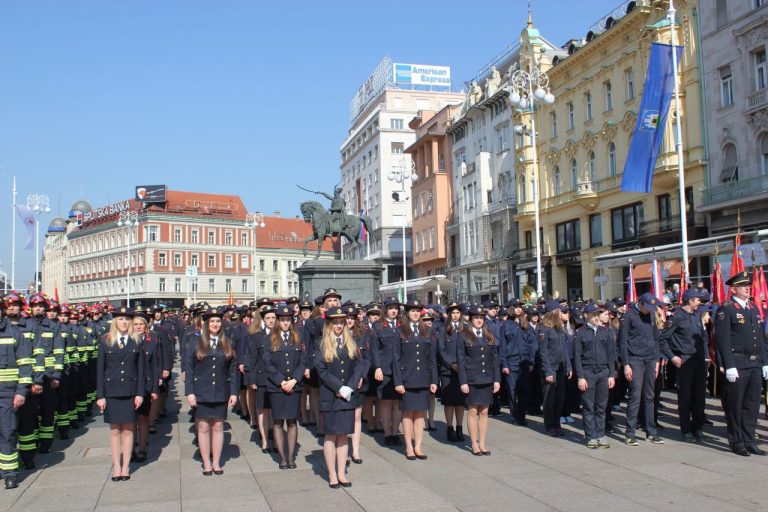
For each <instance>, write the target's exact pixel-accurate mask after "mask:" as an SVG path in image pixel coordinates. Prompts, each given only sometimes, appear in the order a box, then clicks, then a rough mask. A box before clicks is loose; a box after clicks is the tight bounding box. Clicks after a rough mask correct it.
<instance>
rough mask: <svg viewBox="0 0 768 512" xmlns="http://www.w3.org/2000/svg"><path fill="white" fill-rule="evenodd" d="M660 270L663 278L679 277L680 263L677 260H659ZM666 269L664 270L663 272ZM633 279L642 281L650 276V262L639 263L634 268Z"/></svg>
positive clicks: (680, 271)
mask: <svg viewBox="0 0 768 512" xmlns="http://www.w3.org/2000/svg"><path fill="white" fill-rule="evenodd" d="M661 269H662V270H661V272H662V275H664V278H665V279H669V278H670V277H680V274H681V273H682V265H681V263H680V261H679V260H664V261H662V262H661ZM665 271H666V272H665ZM634 275H635V281H644V280H646V279H650V278H651V264H650V263H640V264H639V265H636V266H635V268H634Z"/></svg>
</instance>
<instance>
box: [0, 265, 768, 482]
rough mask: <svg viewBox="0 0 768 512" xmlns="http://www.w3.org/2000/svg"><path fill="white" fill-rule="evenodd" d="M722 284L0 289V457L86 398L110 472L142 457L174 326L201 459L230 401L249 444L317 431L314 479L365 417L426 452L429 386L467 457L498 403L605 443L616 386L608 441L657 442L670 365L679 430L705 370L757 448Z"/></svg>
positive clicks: (218, 452)
mask: <svg viewBox="0 0 768 512" xmlns="http://www.w3.org/2000/svg"><path fill="white" fill-rule="evenodd" d="M727 284H728V285H729V286H730V289H731V293H732V300H730V301H728V302H725V303H724V304H722V305H719V306H717V307H713V306H712V305H711V304H709V303H708V301H709V293H708V292H707V291H706V290H704V289H700V288H693V289H689V290H686V291H684V292H683V293H681V294H679V297H678V303H677V304H676V305H672V304H668V303H667V301H666V300H664V299H662V300H659V299H657V298H655V297H654V296H653V295H652V294H650V293H646V294H643V295H642V296H640V297H639V298H638V300H637V301H636V302H635V303H630V304H625V302H624V300H622V299H621V298H618V297H616V298H614V299H612V300H609V301H606V302H604V303H600V302H596V301H591V300H589V301H575V302H573V303H568V302H567V301H564V300H556V299H549V300H540V301H538V302H536V303H533V304H530V303H524V302H523V301H521V300H517V299H512V300H510V301H508V302H507V303H506V304H504V307H503V308H502V307H501V305H499V304H497V303H495V302H493V301H487V302H484V303H482V304H458V303H450V304H448V305H446V306H439V305H425V304H422V303H420V302H419V301H418V300H408V301H406V302H404V303H401V301H399V300H397V299H396V298H393V297H388V298H386V299H384V300H383V301H382V302H381V304H377V303H371V304H368V305H365V306H361V305H360V304H356V303H354V302H353V301H347V302H343V303H342V296H341V294H340V293H338V291H337V290H335V289H333V288H331V289H327V290H325V292H324V293H323V295H322V296H320V297H317V298H315V299H314V301H309V300H303V301H301V300H299V299H298V298H297V297H291V298H289V299H288V300H286V301H281V302H279V303H275V302H273V301H272V300H270V299H266V298H265V299H260V300H256V301H253V302H251V303H250V304H248V305H247V306H240V307H236V306H224V307H218V308H214V307H211V306H209V305H208V304H206V303H198V304H195V305H193V306H192V307H190V308H189V309H188V310H187V309H186V308H185V309H183V310H181V311H178V312H168V311H164V310H163V308H162V307H161V306H153V307H152V308H149V309H144V308H136V309H128V308H125V307H119V308H115V307H113V306H111V305H109V304H103V305H94V306H90V307H88V308H86V307H85V306H78V307H74V308H73V307H71V306H69V305H66V304H61V305H59V304H57V303H56V302H55V301H53V300H51V299H49V298H47V297H45V296H44V295H41V294H36V295H34V296H32V297H31V298H30V299H29V301H28V304H27V303H26V301H25V299H24V297H22V296H21V295H20V294H17V293H10V294H8V295H6V296H5V298H4V301H3V303H2V305H3V310H4V317H3V319H2V321H0V471H1V472H2V476H3V478H4V479H5V484H6V488H13V487H15V486H16V485H17V476H18V467H19V465H20V466H21V467H22V468H26V469H32V468H34V454H35V453H36V452H43V453H44V452H46V451H49V450H50V449H51V444H52V442H53V438H54V431H58V433H59V436H60V437H61V438H63V439H66V438H67V437H68V436H69V435H70V431H71V430H73V429H77V428H78V423H81V422H83V420H84V419H85V418H86V417H87V416H90V415H91V414H92V405H93V404H94V403H95V404H96V406H97V408H98V409H99V410H100V411H101V412H103V414H104V421H105V422H106V423H109V425H110V432H111V436H110V446H111V450H112V459H113V476H112V480H113V481H115V482H118V481H124V480H128V479H130V474H129V470H130V463H131V462H138V463H141V462H144V461H146V458H147V443H148V438H149V436H148V434H149V433H152V432H154V431H156V427H155V424H156V422H157V421H158V418H159V417H161V416H162V415H163V414H164V413H163V411H164V408H165V400H166V398H167V395H168V389H169V387H170V385H171V377H172V368H173V365H174V362H175V359H176V344H177V343H178V348H179V355H180V363H181V377H182V380H183V385H184V396H185V398H186V402H187V403H188V404H189V406H190V421H191V422H194V423H195V426H196V429H195V440H194V441H195V443H196V444H197V446H198V448H199V456H200V459H201V461H202V468H201V469H202V474H203V475H205V476H211V475H221V474H223V472H224V469H223V467H222V460H221V456H222V451H223V447H224V442H225V441H224V440H225V438H224V422H225V420H226V419H227V414H228V412H229V411H230V410H232V411H234V412H235V413H237V414H239V416H240V417H241V418H243V419H244V420H245V421H247V422H248V423H249V425H250V427H251V428H252V429H254V430H257V431H258V432H259V435H258V442H259V443H260V447H261V450H262V452H263V453H265V454H270V453H274V454H277V459H278V460H279V462H278V464H279V468H280V469H281V470H290V469H294V468H296V462H295V461H296V456H297V451H298V443H297V439H298V428H299V425H302V426H303V427H304V428H307V429H309V430H310V431H311V432H312V433H313V434H315V435H317V436H318V437H321V438H322V439H323V454H324V459H325V465H326V469H327V475H328V484H329V486H330V487H331V488H339V487H349V486H351V485H352V483H351V482H350V480H349V479H348V474H349V471H348V467H349V466H350V464H362V463H363V454H362V452H361V448H360V446H361V442H360V441H361V436H362V432H363V425H367V433H368V434H370V435H376V434H379V433H381V434H383V436H384V437H383V442H384V444H385V445H387V446H392V447H400V446H402V450H403V454H404V456H405V458H406V459H407V460H408V461H417V460H426V459H427V458H428V454H427V453H426V450H425V447H424V444H423V439H424V435H425V434H424V431H425V430H427V431H435V430H437V428H436V427H435V425H436V424H435V403H436V399H438V400H439V401H440V402H441V404H442V407H443V411H444V418H445V424H446V429H445V440H446V441H447V442H450V443H465V442H467V441H469V443H468V444H469V449H470V451H471V453H472V454H473V455H475V456H478V457H484V456H490V455H491V451H490V449H489V447H488V445H487V433H488V428H489V415H497V414H499V413H500V409H501V406H502V405H504V404H506V405H508V407H509V412H510V420H509V421H510V422H511V423H513V424H515V425H519V426H526V425H527V424H528V421H527V419H526V418H527V416H528V415H530V414H541V415H542V416H543V425H544V430H545V432H546V434H547V435H549V436H553V437H558V436H563V435H564V431H563V429H562V424H563V423H573V422H575V420H574V419H573V417H572V414H574V413H577V412H580V413H581V418H582V423H583V430H584V442H585V445H586V447H587V448H590V449H600V448H602V449H605V448H609V447H610V442H609V438H608V434H618V433H619V431H618V430H617V424H616V422H615V421H614V417H613V413H614V412H615V411H617V410H620V409H621V404H622V402H623V401H625V400H626V426H625V429H624V430H623V434H624V436H623V437H624V442H625V443H626V444H627V445H628V446H638V445H639V444H640V443H639V442H638V436H637V431H638V430H643V431H644V432H645V434H646V438H647V440H648V441H649V442H650V443H652V444H663V443H664V440H663V439H662V437H661V436H660V434H659V430H660V428H661V425H660V423H659V421H658V410H659V403H660V400H659V396H660V392H661V389H662V388H663V386H664V383H665V381H666V382H673V383H674V387H675V388H676V389H677V407H678V418H679V426H680V436H681V439H682V440H683V441H686V442H694V443H695V442H702V441H703V440H704V439H705V435H704V429H705V426H706V425H707V423H708V422H709V420H708V419H707V418H706V415H705V399H706V396H707V386H708V382H710V381H711V380H712V379H713V378H714V377H716V375H715V374H718V375H720V376H721V379H720V382H721V388H722V389H720V390H719V391H720V393H719V395H720V397H721V400H722V405H723V409H724V412H725V418H726V423H727V437H728V443H729V447H730V449H731V450H732V451H733V452H734V453H735V454H738V455H741V456H749V455H765V452H764V451H763V450H762V449H760V448H759V447H758V445H757V442H756V427H757V421H758V416H759V408H760V403H761V394H762V389H763V385H764V381H765V380H768V354H767V350H766V335H765V332H766V331H765V323H764V321H763V320H762V319H761V315H760V311H759V310H758V308H757V306H756V305H755V304H754V303H753V302H752V301H751V300H750V286H749V278H748V275H747V274H746V273H741V274H737V275H736V276H733V277H732V278H731V279H730V280H729V281H728V283H727ZM712 391H717V390H714V389H713V390H712ZM465 416H466V433H465V429H464V426H465V422H464V418H465ZM709 423H711V422H709ZM401 433H402V435H401ZM135 435H137V436H138V439H135V437H134V436H135ZM395 449H399V448H395Z"/></svg>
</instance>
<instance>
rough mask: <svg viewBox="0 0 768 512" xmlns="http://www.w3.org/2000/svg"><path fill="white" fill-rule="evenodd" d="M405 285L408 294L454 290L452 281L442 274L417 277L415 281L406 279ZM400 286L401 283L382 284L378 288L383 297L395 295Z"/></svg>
mask: <svg viewBox="0 0 768 512" xmlns="http://www.w3.org/2000/svg"><path fill="white" fill-rule="evenodd" d="M405 285H406V286H407V287H408V293H409V294H410V293H411V292H435V291H437V290H438V289H439V290H440V291H443V292H444V291H446V290H452V289H453V288H454V284H453V281H451V280H450V279H448V278H447V277H445V276H444V275H442V274H439V275H435V276H428V277H419V278H416V279H408V280H407V281H406V282H405ZM402 286H403V282H402V281H397V282H396V283H387V284H383V285H381V286H379V292H381V293H382V294H383V295H392V294H395V293H396V292H397V291H398V290H399V289H400V288H402Z"/></svg>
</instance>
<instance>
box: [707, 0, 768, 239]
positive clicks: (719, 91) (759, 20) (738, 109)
mask: <svg viewBox="0 0 768 512" xmlns="http://www.w3.org/2000/svg"><path fill="white" fill-rule="evenodd" d="M700 29H701V42H702V48H703V53H704V54H705V55H706V59H703V61H702V66H703V76H704V87H705V91H706V95H705V97H706V102H705V112H706V125H707V134H708V149H709V151H708V160H709V163H710V165H709V172H708V176H707V179H706V188H705V190H704V197H703V201H702V206H701V208H700V210H701V211H703V212H707V213H708V214H709V216H710V228H711V231H712V234H713V235H719V234H724V233H732V232H733V231H734V230H735V227H736V225H737V223H738V221H739V217H740V220H741V225H742V228H743V229H745V230H759V229H765V228H767V227H768V206H766V199H768V59H767V58H766V50H768V2H766V1H765V0H731V1H728V2H726V1H724V0H708V1H702V2H701V16H700Z"/></svg>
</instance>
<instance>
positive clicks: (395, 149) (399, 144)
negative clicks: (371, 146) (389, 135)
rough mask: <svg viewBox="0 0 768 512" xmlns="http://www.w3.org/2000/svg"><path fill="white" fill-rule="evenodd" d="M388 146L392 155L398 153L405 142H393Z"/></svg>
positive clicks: (402, 148)
mask: <svg viewBox="0 0 768 512" xmlns="http://www.w3.org/2000/svg"><path fill="white" fill-rule="evenodd" d="M390 147H391V148H392V154H393V155H399V154H401V153H402V152H403V151H404V150H405V144H403V143H402V142H393V143H392V144H391V146H390Z"/></svg>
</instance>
